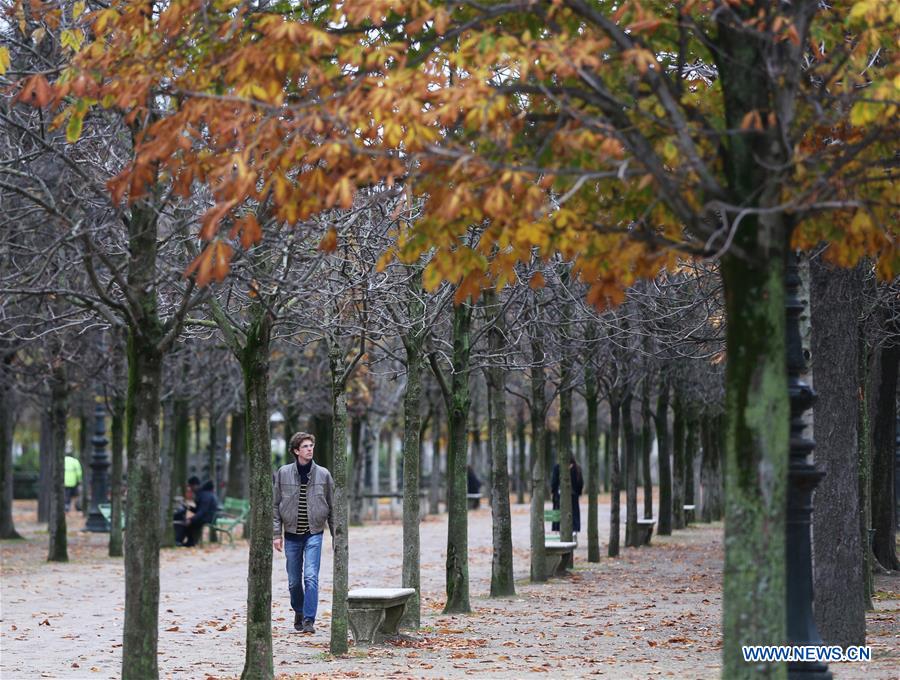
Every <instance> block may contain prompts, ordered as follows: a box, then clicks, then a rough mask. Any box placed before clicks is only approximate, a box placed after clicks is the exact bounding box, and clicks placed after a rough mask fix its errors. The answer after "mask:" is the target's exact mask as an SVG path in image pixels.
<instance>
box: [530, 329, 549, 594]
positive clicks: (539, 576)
mask: <svg viewBox="0 0 900 680" xmlns="http://www.w3.org/2000/svg"><path fill="white" fill-rule="evenodd" d="M541 323H542V320H541V319H540V317H536V318H534V319H533V320H532V325H531V326H532V327H531V362H532V364H531V509H530V518H531V532H530V533H531V541H530V542H531V566H530V575H531V581H532V583H540V582H543V581H546V580H547V570H546V561H547V553H546V550H545V549H544V500H545V498H546V495H545V494H546V484H545V481H544V480H545V479H546V476H547V469H546V467H545V466H544V460H545V452H544V447H545V446H546V441H547V438H546V437H545V436H544V432H545V418H546V411H547V397H546V394H545V391H544V390H545V387H546V376H545V374H544V331H543V327H542V326H541Z"/></svg>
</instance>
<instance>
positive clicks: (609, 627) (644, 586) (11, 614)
mask: <svg viewBox="0 0 900 680" xmlns="http://www.w3.org/2000/svg"><path fill="white" fill-rule="evenodd" d="M602 502H603V504H602V505H601V541H602V542H603V552H604V554H605V543H606V533H607V531H608V512H609V508H608V498H604V499H602ZM34 507H35V504H34V503H33V502H31V503H29V502H19V501H17V502H16V522H17V524H16V526H17V528H18V529H19V531H20V532H24V534H25V535H26V536H27V537H28V539H29V540H28V542H27V543H21V542H18V543H11V542H3V543H2V544H0V557H2V568H0V569H2V571H0V575H2V586H0V604H2V610H0V616H2V619H0V636H2V637H0V643H2V656H0V676H2V677H3V678H4V680H13V679H16V680H18V679H19V678H22V679H25V678H27V679H29V680H30V679H32V678H35V677H52V678H118V677H119V670H120V663H121V627H122V609H123V603H124V584H123V580H124V576H123V566H122V561H121V560H112V559H110V558H108V557H106V540H107V537H106V536H105V535H96V534H86V533H84V532H81V531H75V530H70V534H69V538H70V548H69V555H70V558H71V560H72V561H71V562H70V563H69V564H64V565H50V564H47V563H46V562H44V559H45V557H46V552H47V540H48V539H47V533H46V528H44V527H42V526H41V525H38V524H37V523H36V522H35V521H34V519H35V511H34ZM581 512H582V515H581V516H582V518H586V515H587V507H586V504H583V505H582V510H581ZM385 514H387V512H386V511H384V509H383V512H382V515H385ZM69 517H70V525H75V526H81V522H80V516H79V515H78V514H77V513H74V512H73V513H71V514H70V516H69ZM401 535H402V527H401V525H400V522H399V521H396V522H395V523H388V522H382V523H379V524H368V525H366V526H364V527H360V528H352V529H351V530H350V559H351V565H350V584H351V587H353V586H399V585H400V574H401ZM421 535H422V589H423V611H422V614H423V621H422V624H423V630H422V631H421V632H420V633H419V635H418V639H417V640H413V641H411V642H409V643H407V645H406V646H403V647H386V648H373V649H372V650H371V651H370V652H369V653H368V654H367V655H365V654H364V653H363V652H361V651H358V650H355V649H354V648H353V647H351V652H350V655H349V657H348V658H346V659H329V658H328V655H327V651H328V639H329V631H328V623H329V620H330V611H331V543H330V539H327V538H326V542H325V550H324V551H323V561H322V572H321V580H320V585H321V589H322V592H321V597H320V608H319V617H318V621H317V628H318V632H317V633H316V634H315V635H314V636H312V637H304V636H300V635H298V634H295V633H294V632H293V629H292V626H291V623H292V620H293V619H292V616H291V611H290V607H289V604H288V597H287V577H286V576H285V573H284V558H283V556H282V555H281V554H276V555H275V566H274V570H273V608H272V617H273V637H274V650H275V668H276V673H278V674H284V675H283V676H282V677H285V678H295V677H296V678H300V677H305V676H306V675H307V674H309V675H320V676H323V675H324V676H329V677H332V678H342V677H385V676H388V675H392V674H396V675H397V676H399V677H463V676H464V675H473V674H474V675H479V676H482V677H491V678H498V677H501V678H506V677H509V678H512V677H525V676H528V677H548V674H550V676H551V677H554V678H557V677H566V678H569V677H586V676H602V677H604V678H638V677H640V678H644V677H657V676H659V677H675V678H688V677H690V678H715V677H718V675H719V667H720V659H719V654H720V651H719V649H720V645H721V638H720V632H719V631H720V607H721V569H722V532H721V525H720V524H719V525H712V526H709V525H696V526H695V527H692V528H691V529H688V530H687V531H681V532H676V535H675V536H673V537H666V538H659V537H656V536H654V537H653V545H652V546H651V547H649V548H641V549H638V550H634V549H629V550H624V551H623V556H622V557H620V558H619V559H617V560H608V559H606V558H605V557H604V558H603V560H602V561H601V562H600V563H599V564H591V565H589V564H588V563H587V562H586V561H585V560H586V537H585V536H584V535H582V536H581V541H580V543H581V545H580V547H579V550H578V553H577V555H576V566H577V570H576V571H575V573H574V574H573V575H572V576H571V577H569V578H568V579H566V580H564V581H551V582H549V583H548V584H544V585H531V584H529V583H528V582H527V577H528V507H527V506H524V505H521V506H520V505H513V541H514V544H515V546H516V548H515V574H516V579H517V592H518V595H517V597H516V598H513V599H502V600H492V599H490V598H488V597H487V594H488V592H489V589H490V568H491V514H490V510H489V509H487V508H484V506H482V509H480V510H477V511H471V512H470V513H469V555H470V561H469V569H470V578H471V594H472V607H473V609H474V613H473V614H472V615H470V616H441V615H440V610H441V607H442V604H443V593H444V559H445V552H444V551H445V547H446V516H445V515H442V516H440V517H429V518H427V519H426V520H425V521H424V522H423V523H422V525H421ZM161 565H162V566H161V580H162V584H161V585H162V600H161V606H160V642H159V652H160V658H159V661H160V668H161V671H162V674H163V676H164V677H171V678H205V677H207V676H212V677H215V678H234V677H238V676H239V675H240V672H241V669H242V668H243V659H244V654H243V646H244V635H245V631H244V627H243V620H244V611H245V609H246V592H247V590H246V577H247V551H246V544H245V543H243V542H242V541H239V542H238V543H237V544H236V547H234V548H230V547H228V545H227V544H219V545H204V546H203V547H201V548H199V549H195V550H187V549H179V550H166V551H164V552H163V555H162V558H161ZM879 584H880V585H879V587H880V588H881V589H887V588H892V589H893V590H894V591H895V592H894V595H893V598H894V599H884V600H881V601H879V603H878V606H879V611H877V612H875V613H874V614H872V615H870V621H869V626H870V633H871V634H870V644H872V645H873V648H874V651H875V655H876V661H875V663H873V664H870V665H869V666H868V667H866V666H863V665H851V664H842V665H840V666H832V670H833V672H834V675H835V678H836V679H837V680H844V679H845V678H847V679H849V678H853V679H855V678H860V679H863V678H865V679H867V680H869V679H873V678H874V679H880V678H885V679H887V678H896V669H897V668H898V667H900V644H898V637H897V635H898V633H897V631H898V630H900V625H898V623H900V619H898V608H900V601H898V600H897V599H896V598H897V593H896V591H897V590H898V587H897V579H896V578H893V579H880V580H879Z"/></svg>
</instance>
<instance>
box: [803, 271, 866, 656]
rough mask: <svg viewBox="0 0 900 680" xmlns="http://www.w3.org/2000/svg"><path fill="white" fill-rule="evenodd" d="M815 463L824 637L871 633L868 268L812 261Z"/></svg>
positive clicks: (817, 590) (861, 639)
mask: <svg viewBox="0 0 900 680" xmlns="http://www.w3.org/2000/svg"><path fill="white" fill-rule="evenodd" d="M810 293H811V294H810V301H811V306H812V348H811V349H812V372H813V375H814V376H815V381H816V392H817V394H818V398H817V400H816V402H815V404H814V406H813V423H814V435H815V442H816V449H815V461H816V467H817V468H818V469H819V470H821V471H822V472H824V473H825V476H824V477H823V479H822V480H821V481H820V482H819V485H818V487H816V491H815V494H814V496H813V532H812V535H813V544H812V550H813V593H814V597H815V603H814V608H813V611H814V613H815V620H816V627H817V628H818V630H819V634H820V635H821V636H822V640H823V641H824V642H825V644H829V645H840V646H842V647H847V646H849V645H863V644H865V641H866V611H865V578H864V574H863V559H862V558H863V544H862V540H861V538H862V537H861V535H860V532H859V530H858V527H859V484H858V479H859V467H858V464H859V459H858V456H857V451H856V447H857V433H856V426H857V405H858V401H859V395H858V393H857V390H858V385H857V381H856V370H857V353H858V351H859V347H858V343H859V337H858V332H857V319H858V317H859V316H860V313H861V311H862V309H861V308H862V303H861V294H862V271H861V270H860V269H854V270H840V269H836V268H834V267H831V266H829V265H826V264H824V263H821V262H819V261H818V260H813V261H811V262H810Z"/></svg>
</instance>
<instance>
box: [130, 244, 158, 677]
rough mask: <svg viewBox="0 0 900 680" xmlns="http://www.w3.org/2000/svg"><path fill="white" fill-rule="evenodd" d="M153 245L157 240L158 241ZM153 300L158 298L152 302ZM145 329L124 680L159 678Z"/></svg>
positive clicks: (153, 423) (151, 395) (149, 353)
mask: <svg viewBox="0 0 900 680" xmlns="http://www.w3.org/2000/svg"><path fill="white" fill-rule="evenodd" d="M154 243H155V237H154ZM154 298H155V296H154ZM154 308H155V305H154ZM141 330H142V329H134V328H132V329H131V331H130V334H129V338H128V399H127V402H126V406H125V421H126V430H127V437H128V502H127V503H126V506H125V507H126V513H125V523H126V526H127V527H128V529H127V530H126V531H125V626H124V642H123V646H122V678H123V679H124V680H131V679H134V680H146V679H147V678H157V677H159V667H158V665H157V654H156V652H157V642H158V629H159V544H160V535H159V522H158V521H147V518H148V517H152V518H158V517H159V512H160V511H159V506H160V501H159V415H160V413H159V407H160V402H159V392H160V383H161V380H162V354H161V352H160V351H159V350H158V349H157V346H156V343H155V342H153V341H151V340H149V339H148V338H147V337H146V336H145V335H144V334H143V333H141Z"/></svg>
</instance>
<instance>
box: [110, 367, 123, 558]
mask: <svg viewBox="0 0 900 680" xmlns="http://www.w3.org/2000/svg"><path fill="white" fill-rule="evenodd" d="M117 378H118V371H117ZM116 383H117V387H116V392H115V395H114V396H113V398H112V423H111V426H110V446H111V448H112V468H111V472H110V475H111V479H110V480H109V501H110V505H111V514H110V518H109V521H110V526H109V556H110V557H122V556H123V555H124V551H123V549H122V548H123V546H122V538H123V536H122V517H123V515H124V513H125V508H123V507H122V472H123V468H124V467H125V466H124V465H123V463H124V462H125V461H124V456H125V399H124V398H123V397H122V396H121V392H120V391H119V389H120V387H119V385H120V384H121V383H120V382H119V380H118V379H117V380H116Z"/></svg>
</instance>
